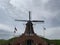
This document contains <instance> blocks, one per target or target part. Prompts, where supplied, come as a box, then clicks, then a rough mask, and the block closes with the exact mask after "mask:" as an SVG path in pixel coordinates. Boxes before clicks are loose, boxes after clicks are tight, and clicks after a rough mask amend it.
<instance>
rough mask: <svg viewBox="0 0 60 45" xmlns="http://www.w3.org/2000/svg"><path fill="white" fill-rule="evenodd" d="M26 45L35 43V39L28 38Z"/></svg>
mask: <svg viewBox="0 0 60 45" xmlns="http://www.w3.org/2000/svg"><path fill="white" fill-rule="evenodd" d="M25 44H26V45H33V40H30V39H29V40H26V43H25Z"/></svg>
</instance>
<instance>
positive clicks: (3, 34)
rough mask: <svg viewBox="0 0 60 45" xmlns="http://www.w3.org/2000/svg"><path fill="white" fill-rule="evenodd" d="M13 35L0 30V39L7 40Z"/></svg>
mask: <svg viewBox="0 0 60 45" xmlns="http://www.w3.org/2000/svg"><path fill="white" fill-rule="evenodd" d="M12 36H13V33H12V32H9V31H6V30H2V29H0V39H9V38H12Z"/></svg>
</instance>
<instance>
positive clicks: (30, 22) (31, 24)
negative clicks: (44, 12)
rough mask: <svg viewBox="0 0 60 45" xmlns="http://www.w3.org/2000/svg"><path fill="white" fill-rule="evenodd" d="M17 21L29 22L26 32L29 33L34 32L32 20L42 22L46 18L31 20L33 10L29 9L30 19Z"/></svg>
mask: <svg viewBox="0 0 60 45" xmlns="http://www.w3.org/2000/svg"><path fill="white" fill-rule="evenodd" d="M15 21H22V22H27V23H26V29H25V32H24V34H28V35H30V34H34V29H33V23H32V22H42V23H44V20H31V12H30V11H29V20H19V19H15Z"/></svg>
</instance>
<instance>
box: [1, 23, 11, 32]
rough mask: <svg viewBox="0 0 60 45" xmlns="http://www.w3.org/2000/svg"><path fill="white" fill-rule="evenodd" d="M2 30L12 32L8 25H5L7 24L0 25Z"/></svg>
mask: <svg viewBox="0 0 60 45" xmlns="http://www.w3.org/2000/svg"><path fill="white" fill-rule="evenodd" d="M0 29H2V30H6V31H10V27H9V26H8V25H5V24H0Z"/></svg>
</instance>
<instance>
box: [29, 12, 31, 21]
mask: <svg viewBox="0 0 60 45" xmlns="http://www.w3.org/2000/svg"><path fill="white" fill-rule="evenodd" d="M30 20H31V12H30V11H29V21H30Z"/></svg>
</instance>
